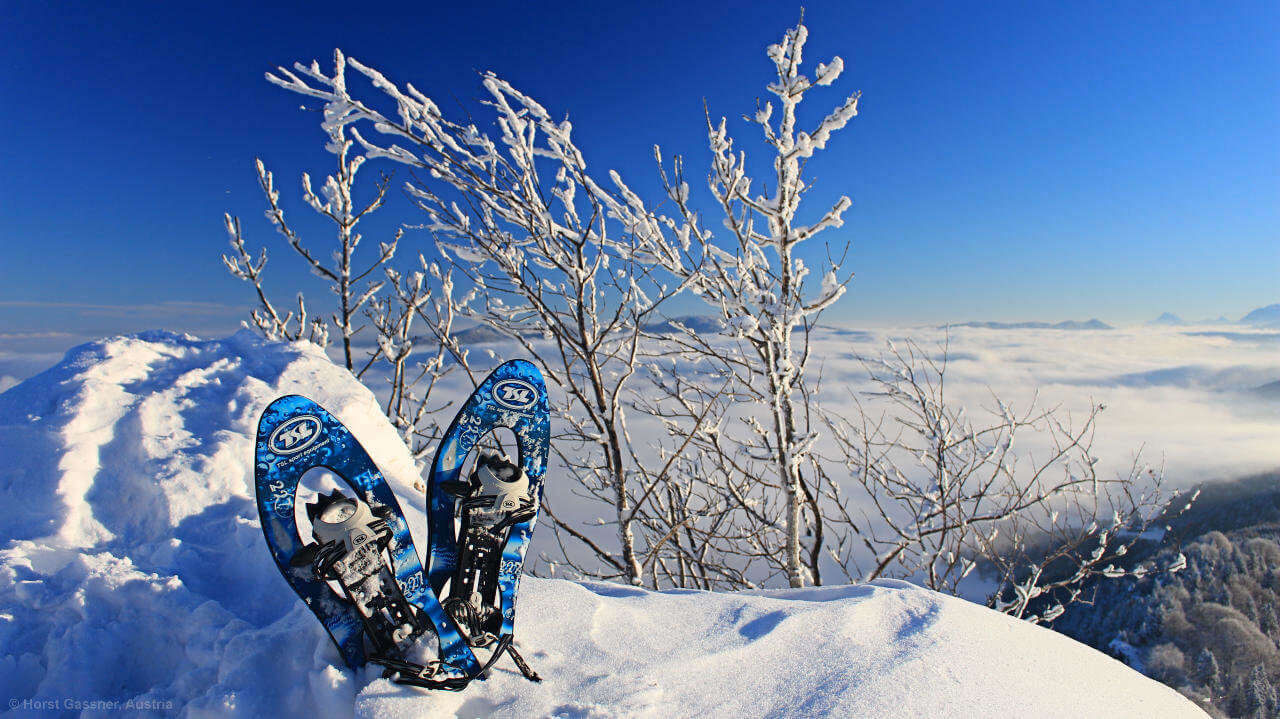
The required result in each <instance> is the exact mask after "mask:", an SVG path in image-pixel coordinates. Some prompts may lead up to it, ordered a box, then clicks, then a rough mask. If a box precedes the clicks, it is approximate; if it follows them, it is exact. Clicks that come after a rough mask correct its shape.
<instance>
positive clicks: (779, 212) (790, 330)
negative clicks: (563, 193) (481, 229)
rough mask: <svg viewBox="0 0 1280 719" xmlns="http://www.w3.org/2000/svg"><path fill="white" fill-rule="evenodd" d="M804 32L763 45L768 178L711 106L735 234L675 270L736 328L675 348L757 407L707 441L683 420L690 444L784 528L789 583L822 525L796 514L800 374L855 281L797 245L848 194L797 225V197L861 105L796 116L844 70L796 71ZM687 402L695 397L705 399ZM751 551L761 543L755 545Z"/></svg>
mask: <svg viewBox="0 0 1280 719" xmlns="http://www.w3.org/2000/svg"><path fill="white" fill-rule="evenodd" d="M807 38H808V29H807V28H806V27H805V26H804V25H803V24H800V25H797V26H796V27H795V28H792V29H791V30H788V31H787V32H786V33H785V35H784V36H783V38H782V41H781V42H779V43H777V44H774V45H770V46H769V47H768V50H767V54H768V57H769V59H770V60H771V61H772V63H773V69H774V78H773V80H772V82H771V83H770V84H769V86H768V91H769V93H771V94H772V95H774V96H775V97H776V99H777V103H778V105H777V116H776V117H775V114H774V111H775V107H774V104H773V101H767V102H765V103H764V105H763V106H760V107H758V108H757V110H756V112H755V113H754V114H753V115H751V116H748V117H745V118H744V119H746V120H748V121H749V122H751V123H753V124H755V125H757V126H758V127H759V128H760V131H761V133H762V135H763V138H764V141H765V142H766V143H767V145H768V147H769V149H770V152H771V154H772V164H773V174H772V176H771V177H770V179H769V181H768V182H766V183H757V182H756V181H755V180H753V179H752V177H751V176H750V175H748V174H747V167H746V165H747V156H746V152H745V151H742V150H735V148H734V140H733V138H732V137H731V136H730V133H729V130H728V125H727V122H726V120H725V118H723V117H722V118H720V120H719V121H718V122H713V121H712V119H711V116H710V115H709V114H708V115H707V118H706V119H707V135H708V139H709V141H710V146H711V152H712V162H711V173H710V177H709V181H708V184H709V187H710V189H711V193H712V195H713V196H714V198H715V200H716V202H717V204H718V205H719V207H720V210H721V212H723V214H724V227H725V229H727V230H728V232H729V233H730V238H729V240H728V242H726V243H724V246H723V247H722V246H720V245H718V244H715V243H709V244H707V245H706V250H707V257H706V260H707V261H706V262H705V263H703V264H702V265H700V266H699V267H697V268H696V269H695V270H693V271H690V270H689V268H687V267H679V266H674V267H671V268H670V269H671V270H672V271H673V272H675V273H677V274H679V275H680V276H682V277H683V278H684V279H685V280H686V282H687V283H688V284H689V286H690V290H691V291H692V292H693V293H695V294H696V295H698V296H699V297H700V298H701V299H702V300H703V301H704V302H706V303H707V305H708V306H709V307H710V308H711V309H712V310H713V311H714V312H715V313H716V314H717V315H718V316H719V317H720V318H721V319H722V320H723V321H724V323H725V324H726V326H727V327H728V328H729V334H730V337H731V339H730V341H729V342H721V341H717V338H709V337H705V336H703V335H700V334H698V333H696V332H686V333H684V335H683V337H682V338H681V340H680V343H681V345H682V348H683V349H684V350H685V351H686V352H688V353H690V354H691V355H693V356H695V357H697V358H699V359H700V360H702V361H703V362H707V363H710V364H711V365H714V366H716V367H718V368H719V369H720V370H721V371H722V372H724V373H725V374H727V375H728V376H731V377H732V378H733V380H734V381H733V386H732V391H733V395H732V396H733V397H734V398H736V402H735V403H734V404H737V405H739V407H738V408H739V409H741V406H740V405H741V404H742V403H747V404H750V405H751V406H752V407H753V409H751V410H750V411H748V412H744V413H741V414H740V419H741V421H740V422H735V423H732V424H726V425H725V426H723V427H722V429H723V430H724V431H723V432H722V433H720V434H719V435H718V436H716V437H714V438H713V437H710V436H703V437H698V435H697V433H694V432H691V429H692V428H690V427H687V426H686V427H683V428H682V431H683V432H685V433H687V434H690V435H692V436H694V437H695V443H696V445H697V447H698V448H699V449H700V450H702V451H705V452H709V453H711V454H712V455H713V456H714V457H715V458H716V460H717V462H718V463H719V464H720V466H721V467H722V468H723V469H725V470H726V471H727V473H728V476H726V478H725V487H726V488H729V489H730V491H731V496H735V497H736V498H737V500H738V502H739V504H740V507H741V508H742V509H743V510H744V511H745V512H746V514H747V516H749V517H756V518H757V519H758V520H759V523H760V524H762V525H764V526H769V525H774V526H776V527H778V528H779V529H780V530H781V534H782V540H781V547H779V549H780V550H781V551H780V553H779V556H780V559H781V565H782V566H781V569H782V571H783V572H784V573H785V577H786V579H787V582H788V583H789V584H790V585H791V586H802V585H804V584H805V583H809V582H813V581H815V579H816V577H815V573H816V572H817V570H818V566H817V563H816V561H806V558H805V557H804V556H802V553H803V547H802V542H803V539H802V538H803V535H804V534H805V532H806V529H807V527H812V526H815V525H816V524H820V520H819V519H818V518H817V517H816V516H811V517H810V518H809V521H808V525H806V522H805V520H804V519H803V518H802V516H801V515H802V511H803V508H804V507H805V506H806V505H807V504H811V502H809V499H811V498H812V497H813V491H814V490H813V487H812V486H811V482H812V481H813V480H812V479H811V478H806V476H805V468H806V466H808V465H809V464H810V452H811V449H812V447H813V443H814V441H815V440H816V438H817V429H818V428H817V427H816V426H814V424H813V423H811V422H810V413H809V412H808V411H807V402H806V397H807V393H808V391H809V388H808V386H807V385H806V382H807V381H808V382H812V379H811V378H807V377H806V372H807V371H808V370H809V360H810V354H809V349H810V333H811V330H812V329H813V327H814V324H815V323H816V322H817V320H818V318H819V316H820V315H821V314H822V312H823V311H824V310H826V309H827V308H829V307H831V305H832V304H834V303H835V302H836V301H837V300H839V299H840V297H841V296H842V295H843V294H844V292H845V288H846V285H847V283H848V281H849V279H851V275H846V276H844V277H841V276H840V275H839V272H840V266H839V262H837V261H832V262H830V263H829V266H828V267H827V268H826V269H825V272H824V273H823V277H822V281H821V284H820V286H819V287H817V288H814V287H813V286H812V283H811V282H809V281H808V278H809V273H810V271H809V268H808V267H807V266H806V265H805V263H804V261H803V260H802V259H801V257H800V255H799V250H800V248H801V247H802V246H804V245H806V244H812V242H813V240H814V238H815V237H817V236H818V235H820V234H821V233H822V232H824V231H825V230H828V229H831V228H835V227H839V226H841V224H842V223H843V220H842V216H843V214H844V212H845V211H846V210H847V209H848V208H849V206H850V201H849V198H848V197H844V196H841V197H840V198H839V199H838V200H837V201H836V202H835V204H834V205H833V206H832V207H830V208H829V209H828V210H826V211H825V212H824V213H823V214H821V215H820V216H819V217H818V218H817V220H816V221H815V222H813V223H811V224H802V223H801V222H800V221H799V220H798V214H799V211H800V204H801V199H802V198H803V197H804V195H805V193H806V192H807V191H808V190H809V189H810V185H809V184H808V183H807V182H806V180H805V176H804V169H805V165H806V163H807V162H808V161H809V160H810V159H811V158H812V157H813V155H814V154H815V153H816V152H818V151H820V150H823V149H825V148H826V146H827V142H828V141H829V140H830V139H831V136H832V134H833V133H835V132H836V131H838V130H840V129H842V128H843V127H844V126H845V125H846V124H847V123H848V122H849V121H850V120H851V119H852V118H853V117H854V116H855V115H856V114H857V109H858V99H859V93H856V92H855V93H853V94H851V95H849V96H848V97H847V98H846V99H845V100H844V101H843V102H842V103H841V104H839V105H838V106H837V107H836V108H835V109H834V110H833V111H832V112H830V113H829V114H828V115H827V116H826V117H824V118H823V119H822V120H821V121H820V122H818V123H817V125H816V126H814V127H812V128H811V129H808V130H804V129H801V128H800V126H799V122H798V120H797V116H796V114H797V109H798V108H799V106H800V104H801V102H802V101H803V100H804V99H805V97H806V95H807V94H808V93H809V92H810V91H811V90H812V89H813V88H814V87H817V86H825V85H830V84H832V83H833V82H834V81H835V80H836V79H837V78H838V77H839V76H840V74H841V72H842V71H843V69H844V63H843V61H842V60H841V59H840V58H839V57H836V58H834V59H833V60H832V61H831V62H830V63H828V64H822V63H819V64H818V65H817V67H816V68H815V70H814V73H813V77H812V78H811V77H809V76H808V75H806V74H804V73H802V72H801V71H800V65H801V62H802V55H803V51H804V46H805V42H806V40H807ZM680 175H681V172H680V165H679V164H677V165H676V170H675V180H674V182H668V183H667V189H668V194H669V196H670V197H671V199H672V200H673V201H674V202H675V204H676V206H678V207H680V208H681V210H682V213H683V214H684V216H685V217H686V218H689V217H691V216H692V215H693V213H692V211H691V210H690V209H689V206H688V204H687V189H686V188H685V185H684V182H683V178H682V177H681V176H680ZM689 401H693V402H694V403H695V404H702V403H705V402H706V401H707V398H706V397H702V398H698V399H696V400H693V399H692V398H690V399H689ZM754 408H758V410H759V411H757V410H756V409H754ZM729 410H730V412H732V411H733V408H732V407H730V408H729ZM697 413H698V411H697V410H694V411H692V412H687V413H686V414H693V415H696V414H697ZM744 479H750V480H758V481H762V482H764V485H763V486H764V487H765V488H766V489H771V490H776V491H778V492H780V493H781V497H782V501H781V502H780V504H779V506H777V508H776V509H777V510H780V511H777V512H776V514H775V512H774V511H773V510H772V509H771V510H770V511H769V513H768V514H761V513H760V512H759V511H758V510H759V509H762V508H764V507H766V506H767V505H768V504H769V502H768V500H767V499H766V498H762V497H760V496H759V493H758V492H748V493H746V494H740V493H739V492H738V491H737V490H736V489H733V488H734V487H741V488H743V489H745V488H746V487H747V485H748V484H749V483H746V482H743V480H744ZM771 493H772V492H769V491H766V494H771ZM756 536H757V537H759V535H756ZM752 551H768V549H767V547H766V546H765V545H763V544H762V545H761V546H760V547H757V548H753V549H752Z"/></svg>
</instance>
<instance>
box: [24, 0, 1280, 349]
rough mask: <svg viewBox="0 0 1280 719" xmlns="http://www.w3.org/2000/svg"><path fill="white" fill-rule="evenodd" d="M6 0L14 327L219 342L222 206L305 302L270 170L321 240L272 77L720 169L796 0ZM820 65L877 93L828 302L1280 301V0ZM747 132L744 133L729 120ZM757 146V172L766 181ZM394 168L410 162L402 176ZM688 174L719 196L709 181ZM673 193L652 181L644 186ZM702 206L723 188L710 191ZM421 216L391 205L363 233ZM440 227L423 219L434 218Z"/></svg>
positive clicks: (986, 37)
mask: <svg viewBox="0 0 1280 719" xmlns="http://www.w3.org/2000/svg"><path fill="white" fill-rule="evenodd" d="M255 5H256V4H250V3H238V2H223V3H218V4H216V5H204V6H197V5H196V4H186V3H158V2H148V3H87V2H82V3H72V2H59V3H35V2H27V3H12V4H8V5H7V6H6V20H5V22H4V23H0V60H2V62H0V97H4V98H5V105H6V111H5V112H4V118H3V120H0V123H2V124H0V128H2V129H3V130H4V134H5V137H6V138H7V140H8V142H7V143H6V152H5V164H6V167H5V170H4V172H3V173H0V198H3V199H0V218H2V219H3V222H2V223H0V228H3V230H2V232H3V235H0V238H2V240H0V241H2V242H3V246H4V252H3V255H2V256H3V260H0V266H2V267H4V268H5V272H4V273H3V274H4V276H5V281H4V282H3V283H0V336H4V335H5V333H18V332H31V331H37V330H39V331H68V332H73V333H77V334H83V333H88V334H95V333H108V332H122V331H138V330H143V329H148V328H152V327H166V328H172V329H183V330H193V331H197V332H203V333H210V334H216V333H225V332H229V331H231V330H232V329H234V327H235V325H236V323H237V321H238V317H239V316H240V315H241V314H242V312H243V310H245V309H247V308H248V307H249V306H250V305H249V303H250V300H251V299H252V294H251V292H250V291H249V290H248V288H247V286H244V285H242V284H241V283H239V282H237V281H235V280H233V279H232V278H230V277H229V276H228V275H227V274H226V273H225V271H224V270H223V269H222V267H221V263H220V261H219V255H220V254H221V253H222V252H223V251H225V250H226V249H227V246H226V237H225V233H224V232H223V229H222V222H221V215H222V213H223V212H224V211H229V212H231V213H233V214H236V215H239V216H241V217H242V218H243V220H244V222H245V227H246V233H247V235H248V239H249V242H250V244H253V245H255V246H260V245H263V244H266V245H267V246H268V247H269V248H271V250H272V251H273V258H274V259H273V263H272V265H271V266H270V270H269V271H270V274H269V275H268V281H269V283H271V284H272V286H273V287H274V289H275V290H277V291H278V292H279V293H280V295H281V296H283V297H288V296H291V294H292V291H293V289H294V288H296V287H298V286H302V287H307V288H311V289H314V288H313V286H312V285H311V284H309V283H310V282H311V280H310V279H309V278H308V277H307V276H306V275H304V274H302V273H301V271H300V269H299V268H298V267H297V264H296V263H295V262H294V260H293V258H292V257H289V256H288V255H286V254H285V251H286V249H287V248H285V247H284V246H283V244H282V241H281V240H280V239H279V238H278V236H277V235H275V234H274V233H273V232H272V231H271V229H270V227H269V226H268V225H267V223H266V222H265V220H263V219H262V210H263V202H262V198H261V195H260V193H259V191H258V188H257V185H256V179H255V176H254V172H253V167H252V163H253V159H254V158H255V157H262V158H263V159H264V161H266V163H267V164H268V166H269V167H270V168H271V169H273V170H274V171H275V172H276V175H277V185H278V186H279V187H280V188H281V190H282V195H283V198H284V201H285V202H286V207H288V208H289V209H291V210H292V217H293V218H294V219H295V221H296V222H297V223H298V225H299V226H300V229H301V230H302V231H303V232H304V233H306V234H308V235H309V236H311V237H314V238H316V246H322V243H323V242H324V241H327V239H328V236H327V235H326V234H325V230H324V227H323V226H322V225H319V224H316V225H312V224H310V223H308V222H306V221H304V218H306V216H307V214H308V211H307V210H306V209H305V208H304V207H302V206H301V205H300V204H299V203H298V192H297V190H296V188H297V186H298V185H297V178H298V175H299V174H300V173H301V172H303V171H309V172H311V173H312V174H313V175H321V176H322V175H324V174H326V173H327V172H328V171H329V168H330V166H331V161H330V156H329V155H327V154H326V153H325V152H324V151H323V149H322V135H321V133H320V130H319V129H318V127H317V117H316V115H315V114H314V113H310V112H303V111H301V110H300V109H299V105H300V104H301V100H302V98H300V97H298V96H295V95H292V94H291V93H287V92H285V91H283V90H280V89H278V88H276V87H274V86H272V85H269V84H268V83H267V82H265V81H264V80H263V78H262V75H263V72H265V71H267V70H270V69H273V68H274V67H275V66H276V65H279V64H289V63H292V62H293V61H294V60H308V61H309V60H311V59H312V58H318V59H320V60H321V61H322V62H325V61H327V58H328V57H329V56H330V54H331V53H332V50H333V48H334V47H341V48H343V50H344V51H346V52H347V53H349V54H351V55H353V56H355V57H357V58H359V59H360V60H362V61H364V62H366V63H367V64H371V65H373V66H374V67H377V68H379V69H380V70H382V71H383V72H385V73H387V74H388V75H389V76H391V77H392V78H393V79H395V80H397V81H401V82H404V81H411V82H413V83H414V84H415V85H417V86H418V87H419V88H421V89H423V90H424V91H425V92H427V93H429V94H431V95H432V96H434V97H436V98H439V99H440V100H441V104H442V106H444V107H446V108H449V107H451V105H452V103H451V99H452V98H457V100H458V101H459V102H461V103H463V104H464V105H466V106H467V107H468V108H469V109H472V110H477V108H476V105H475V102H474V101H475V100H476V99H477V98H478V97H479V96H480V94H481V92H482V89H481V88H480V85H479V83H478V81H477V79H476V76H475V71H478V70H493V71H496V72H497V73H498V74H499V75H501V76H502V77H504V78H505V79H507V80H509V81H511V82H512V83H513V84H514V85H516V86H517V87H519V88H521V89H522V90H524V91H526V92H527V93H529V94H531V95H532V96H534V97H536V98H538V99H539V100H540V101H542V102H543V104H544V105H546V106H547V107H548V108H550V109H551V110H552V111H553V112H554V113H556V114H566V113H567V114H568V116H569V117H570V118H571V119H572V120H573V121H574V126H575V134H576V137H577V139H578V141H579V144H580V145H581V146H582V147H583V149H584V151H585V152H586V155H587V158H588V161H589V162H590V163H591V164H592V165H593V166H594V167H595V168H596V169H597V170H599V171H600V172H602V173H603V171H604V170H606V169H608V168H616V169H618V170H619V171H620V172H622V174H623V175H624V176H625V177H627V178H628V179H629V181H631V182H632V183H633V185H634V186H636V187H637V188H638V189H652V188H653V187H656V172H655V170H654V166H653V162H652V157H651V152H652V150H651V148H652V145H653V144H654V143H659V144H661V145H662V146H663V148H664V152H665V153H667V154H671V153H676V152H678V153H681V154H683V155H684V156H685V158H686V166H687V168H688V170H689V174H690V175H691V176H692V177H693V178H695V179H700V178H701V177H703V176H704V172H705V168H706V166H707V162H708V159H709V152H708V150H707V147H706V138H705V128H704V126H703V122H702V103H703V100H704V99H705V100H706V102H707V103H708V104H709V106H710V109H711V111H712V113H713V114H714V115H717V116H718V115H728V116H729V117H730V118H734V117H737V116H738V115H740V114H741V113H743V112H747V111H750V110H751V109H752V108H753V107H754V101H755V98H757V97H759V96H761V95H762V94H763V91H764V86H765V83H766V82H767V81H768V73H769V70H770V65H769V63H768V60H767V59H766V58H765V56H764V48H765V46H766V45H767V44H768V43H771V42H775V41H777V39H778V38H779V37H780V36H781V34H782V32H783V30H785V29H786V28H787V27H790V26H791V25H793V24H794V23H795V21H796V19H797V16H798V13H799V5H798V4H796V5H788V4H786V3H760V4H757V5H750V4H745V3H731V2H724V3H716V4H704V5H699V6H698V7H694V8H688V7H684V6H683V3H675V2H665V3H635V4H604V3H601V4H591V3H572V4H570V3H527V2H519V3H448V4H447V7H444V8H436V7H432V4H430V3H421V2H415V3H404V4H396V3H385V2H380V3H369V4H366V5H365V6H358V5H357V6H352V5H341V6H340V5H329V6H326V4H324V3H315V2H313V3H306V4H297V5H294V6H291V7H288V8H286V7H277V6H274V4H263V5H269V6H271V7H267V8H266V9H262V8H258V7H255ZM805 13H806V15H805V18H806V24H808V26H809V28H810V42H809V46H808V48H807V50H806V57H807V58H808V60H809V63H810V64H812V63H816V62H818V61H826V60H828V59H829V58H830V56H832V55H835V54H838V55H841V56H842V57H843V58H844V60H845V67H846V70H845V74H844V76H843V77H842V78H841V80H840V81H839V82H838V83H837V85H836V87H835V89H832V90H828V91H826V92H825V93H816V92H815V93H814V94H813V96H812V97H813V98H814V99H813V100H812V101H811V102H810V103H809V105H808V110H809V112H810V118H811V119H814V118H816V117H817V116H820V115H821V114H823V113H825V112H826V111H827V110H828V109H829V108H830V107H831V106H833V105H835V104H836V103H838V102H839V101H841V100H842V99H843V97H844V94H845V93H848V92H850V91H853V90H861V91H862V93H863V95H862V103H861V115H860V116H859V117H858V118H856V119H855V121H854V122H853V123H851V125H850V126H849V128H847V129H846V130H845V131H843V132H842V133H840V134H839V135H837V136H836V137H835V139H834V141H833V142H832V143H831V145H830V146H829V147H830V149H829V150H828V151H827V152H826V153H824V154H821V155H819V156H818V158H817V159H816V160H815V161H814V162H813V164H812V165H811V173H812V174H813V175H816V177H817V178H818V186H817V189H815V190H814V192H813V193H812V196H813V199H812V202H813V203H814V205H815V206H814V207H813V208H812V209H813V211H815V212H816V211H818V209H819V207H820V206H823V205H825V204H826V203H827V201H828V200H829V199H830V198H832V197H834V196H835V195H837V194H847V195H849V196H850V197H851V198H852V199H853V202H854V204H853V208H852V210H850V212H849V213H848V214H847V215H846V220H847V222H846V224H845V226H844V228H842V229H841V230H839V231H837V232H832V233H829V234H828V235H827V237H828V238H830V239H832V240H833V241H835V242H843V241H845V240H848V241H850V242H851V243H852V250H851V252H850V255H849V260H848V262H849V265H850V267H851V268H852V269H853V270H854V271H855V272H856V273H857V277H856V279H855V281H854V285H853V287H852V289H851V292H850V294H849V296H848V297H847V299H846V300H844V302H843V306H842V307H840V309H839V310H838V315H839V318H840V319H842V320H846V321H849V322H853V323H870V324H885V323H893V322H931V323H932V322H943V321H965V320H974V319H981V320H1029V319H1044V320H1061V319H1071V318H1075V319H1084V318H1087V317H1095V316H1096V317H1099V318H1102V319H1103V320H1106V321H1112V322H1131V321H1141V320H1145V319H1150V318H1152V317H1155V316H1156V315H1157V314H1159V313H1160V312H1162V311H1165V310H1169V311H1173V312H1176V313H1179V314H1181V315H1183V316H1184V317H1186V318H1188V319H1199V318H1203V317H1207V316H1216V315H1218V314H1225V315H1227V316H1229V317H1231V318H1233V319H1235V318H1238V317H1239V316H1240V315H1243V314H1244V313H1245V312H1247V311H1249V310H1251V309H1253V308H1255V307H1258V306H1261V305H1265V304H1270V303H1273V302H1277V301H1280V6H1277V5H1276V4H1275V3H1274V2H1242V3H1210V2H1198V3H1192V2H1162V3H1136V2H1133V3H1114V2H1072V3H1053V4H1050V3H1026V2H995V3H867V2H809V3H807V4H806V10H805ZM749 130H750V128H749V127H747V126H746V125H745V123H739V124H738V126H737V131H738V132H737V134H738V135H739V136H745V135H747V133H748V132H749ZM767 162H768V160H767V158H764V157H763V156H757V157H756V165H755V174H756V175H757V176H761V175H763V174H764V173H765V172H766V171H767V167H768V166H767ZM399 176H400V177H401V178H404V177H407V175H406V174H405V173H404V172H403V170H401V174H400V175H399ZM693 184H694V190H695V192H699V191H704V190H705V185H704V184H703V183H701V182H695V183H693ZM650 196H652V193H651V195H650ZM704 196H705V195H704ZM419 218H420V216H419V215H417V214H415V212H414V211H413V210H412V209H411V208H409V207H407V206H406V204H405V203H403V202H402V201H399V200H398V201H397V203H393V205H392V206H391V207H389V208H388V209H386V210H384V211H383V213H382V216H381V219H380V221H379V222H380V223H381V224H379V223H377V222H375V223H373V224H371V225H370V227H369V228H368V230H367V233H366V234H367V235H368V236H369V237H370V238H371V239H380V238H379V233H386V234H390V233H391V232H392V231H393V229H394V226H395V224H396V223H398V222H415V221H417V220H419ZM419 241H421V242H426V241H427V238H425V237H419Z"/></svg>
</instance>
